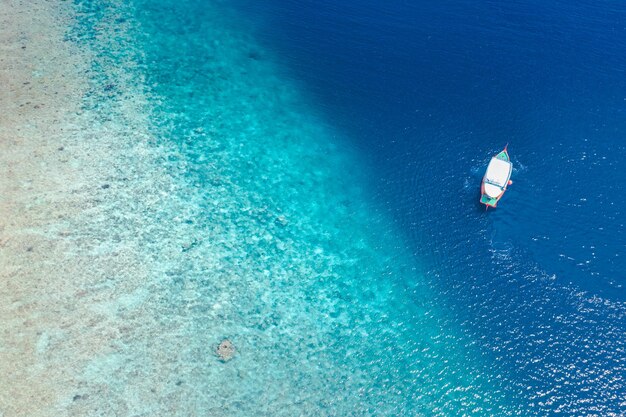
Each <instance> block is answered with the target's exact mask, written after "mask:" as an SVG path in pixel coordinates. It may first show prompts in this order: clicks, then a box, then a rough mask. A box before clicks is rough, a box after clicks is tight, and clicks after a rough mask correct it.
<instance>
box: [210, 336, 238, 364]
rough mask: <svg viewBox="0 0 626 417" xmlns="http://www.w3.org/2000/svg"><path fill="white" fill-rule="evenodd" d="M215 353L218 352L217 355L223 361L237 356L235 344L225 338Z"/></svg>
mask: <svg viewBox="0 0 626 417" xmlns="http://www.w3.org/2000/svg"><path fill="white" fill-rule="evenodd" d="M215 353H217V356H218V357H219V358H220V360H221V361H222V362H227V361H229V360H231V359H232V358H233V356H235V345H233V343H232V342H231V341H230V340H228V339H224V340H222V342H221V343H220V344H219V345H218V346H217V349H216V350H215Z"/></svg>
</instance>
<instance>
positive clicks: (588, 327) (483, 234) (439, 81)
mask: <svg viewBox="0 0 626 417" xmlns="http://www.w3.org/2000/svg"><path fill="white" fill-rule="evenodd" d="M239 6H240V9H241V10H243V11H245V12H246V13H247V15H248V16H250V17H251V18H253V19H257V20H258V21H259V22H260V23H259V26H258V28H257V37H258V38H259V39H261V40H262V42H263V43H264V44H265V45H266V46H268V47H270V48H272V49H273V50H274V51H275V52H276V55H277V56H278V57H280V58H281V59H282V60H283V63H284V64H285V65H286V67H287V68H288V70H287V72H288V74H286V76H288V77H293V78H294V79H296V80H299V81H301V82H302V83H303V84H304V85H305V87H306V89H307V91H308V92H309V93H310V94H311V96H312V97H314V98H315V100H314V101H315V103H316V105H317V106H318V107H319V108H320V109H321V111H322V112H324V113H325V114H326V117H328V118H329V119H330V120H332V122H333V123H335V124H336V125H337V126H340V127H341V128H342V129H344V130H345V131H346V132H349V135H348V136H349V137H350V138H351V140H352V141H353V146H355V147H356V148H357V149H358V150H359V152H360V153H361V154H362V155H364V157H365V158H367V159H368V160H369V161H370V162H371V166H372V169H371V172H370V173H369V175H370V176H371V179H372V182H373V184H374V187H375V188H376V193H377V198H378V201H379V202H380V204H381V206H382V207H383V210H386V211H387V212H388V213H390V214H391V215H392V216H393V218H394V220H395V222H396V223H397V224H398V225H399V226H400V228H401V229H402V230H404V231H405V233H406V236H407V238H408V242H410V243H409V245H410V248H409V249H410V250H411V251H412V252H414V253H415V254H416V256H419V257H421V258H423V259H427V260H428V264H429V267H428V271H429V276H430V277H431V278H432V282H434V283H435V285H436V286H437V288H438V290H439V291H440V292H441V294H444V296H445V298H446V299H447V301H448V302H447V304H448V305H447V307H448V308H449V309H450V310H451V311H453V312H454V313H453V314H455V315H456V317H457V320H458V322H459V323H461V325H462V326H463V328H464V329H465V330H466V331H467V332H468V333H469V334H472V335H475V336H476V337H477V338H478V339H479V340H481V341H482V342H481V343H482V344H483V345H484V347H486V348H487V349H488V350H490V351H491V352H492V353H493V355H494V357H495V360H496V361H497V362H498V363H500V364H504V365H505V368H506V369H507V372H506V375H505V378H508V379H510V381H511V383H512V384H519V385H520V386H523V387H531V388H529V390H531V391H533V392H535V391H536V392H544V393H546V392H548V393H549V394H548V395H547V396H546V397H543V398H541V396H534V399H533V400H532V401H534V404H535V405H536V406H537V410H540V411H538V413H539V414H544V413H546V414H548V413H556V412H557V411H561V412H563V413H565V414H567V415H581V414H586V413H589V415H592V414H593V413H600V414H598V415H609V414H610V413H611V412H612V413H615V415H623V414H624V413H626V403H625V402H624V398H626V385H625V383H626V382H625V379H626V352H625V351H624V342H623V339H624V338H625V337H626V318H625V312H626V306H625V304H624V303H625V302H626V290H625V286H626V273H625V272H624V271H626V227H625V226H624V224H625V223H626V220H625V219H624V215H625V214H626V213H625V209H626V185H625V183H626V169H624V168H623V166H622V159H623V158H624V156H626V117H625V116H626V5H624V3H623V2H619V1H601V2H595V1H594V2H592V1H574V2H571V1H567V2H566V1H555V2H550V3H546V2H539V1H515V2H506V3H502V2H492V1H478V2H465V1H456V0H453V1H444V2H405V1H402V2H392V3H388V2H376V1H368V0H362V1H355V0H352V1H347V2H335V1H329V0H324V1H309V0H298V1H293V0H281V1H264V2H249V1H241V2H239ZM506 143H508V144H509V151H510V154H511V156H512V159H513V162H514V166H515V170H514V173H513V178H512V179H513V181H514V184H513V186H512V187H510V189H509V192H508V193H507V194H506V195H505V197H504V198H503V200H502V201H501V203H500V207H499V208H498V209H497V210H495V211H490V212H487V213H485V212H484V210H483V209H482V208H481V207H479V204H478V203H477V199H478V186H479V182H480V179H481V177H482V174H483V170H484V167H485V166H486V163H487V162H488V159H489V157H490V156H491V155H492V154H494V153H496V152H497V151H499V150H500V149H501V148H502V147H503V146H504V145H505V144H506ZM531 397H533V396H532V395H531ZM548 397H549V398H551V399H550V400H547V398H548ZM593 415H596V414H593Z"/></svg>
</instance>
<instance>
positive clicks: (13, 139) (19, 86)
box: [0, 0, 176, 417]
mask: <svg viewBox="0 0 626 417" xmlns="http://www.w3.org/2000/svg"><path fill="white" fill-rule="evenodd" d="M71 19H72V16H71V9H70V6H69V5H66V3H65V2H62V1H45V0H29V1H19V0H6V1H2V2H0V48H1V49H0V86H1V87H0V324H1V327H0V416H2V417H9V416H52V415H54V416H62V415H94V413H96V412H98V413H102V414H104V415H111V413H110V411H107V410H106V409H103V408H102V407H103V406H105V405H106V404H107V402H108V399H111V398H112V395H111V391H114V390H120V389H121V390H124V389H126V390H128V387H125V386H123V385H120V383H119V381H115V382H114V381H110V382H111V385H108V383H107V381H106V380H103V379H101V378H102V377H103V375H104V376H105V377H106V375H109V374H107V373H104V372H100V374H101V375H96V376H95V377H94V378H88V377H86V375H88V371H89V370H90V369H97V366H98V363H99V362H98V361H100V362H103V363H107V361H108V362H111V361H112V360H121V361H124V360H130V359H132V358H125V357H123V356H122V355H121V354H120V353H119V351H120V347H119V346H120V345H123V344H124V343H127V342H128V340H129V339H133V340H135V341H136V340H139V342H138V345H139V346H141V345H142V344H146V343H148V341H149V340H150V338H151V337H154V336H153V335H151V334H147V333H146V334H144V333H142V331H143V330H142V329H144V328H145V329H152V330H154V329H157V330H158V329H161V328H163V324H159V323H154V322H153V321H154V320H155V319H154V317H155V316H156V314H154V309H155V308H156V307H155V302H154V300H151V299H150V292H149V291H148V290H146V288H147V287H148V286H149V285H153V286H154V285H157V284H152V283H150V281H149V279H148V277H149V276H150V274H149V272H148V271H149V268H150V265H151V263H150V260H149V259H147V258H146V256H145V255H140V253H141V252H142V251H141V250H140V249H139V248H138V247H139V246H141V245H142V244H143V243H142V240H143V238H144V236H142V235H141V234H140V233H138V232H137V231H139V230H144V229H145V228H144V225H145V223H147V222H149V221H150V216H151V215H152V214H153V211H154V210H155V209H156V208H157V207H158V205H159V204H161V202H162V200H163V199H165V198H167V196H168V192H169V191H172V187H173V185H172V182H171V181H170V179H169V177H168V176H167V175H165V174H164V173H163V172H162V170H160V169H159V168H156V167H157V164H155V163H153V160H152V159H151V152H153V147H148V146H146V142H147V140H148V135H147V134H146V133H145V132H144V131H143V126H142V124H141V121H142V118H141V117H137V113H138V112H139V113H140V112H141V111H142V109H141V106H142V104H143V101H142V98H141V96H140V94H134V99H133V100H132V101H130V100H126V101H123V102H120V103H119V105H118V107H119V109H118V112H119V119H118V120H109V121H106V120H105V121H102V120H97V117H98V115H97V114H96V113H95V112H94V113H90V112H89V111H84V110H82V109H81V105H82V98H83V96H84V94H85V92H86V91H87V89H88V88H89V85H88V78H87V77H88V75H89V65H90V60H91V58H92V57H90V56H89V55H88V51H80V50H78V49H77V46H76V44H73V43H72V42H65V41H64V40H63V38H64V35H65V33H66V30H67V28H68V27H69V25H70V24H71ZM116 82H117V83H118V86H119V87H120V88H123V87H124V82H125V80H124V79H122V78H119V79H116ZM129 88H130V87H129ZM131 113H132V114H131ZM125 114H126V115H128V117H124V116H125ZM151 149H152V150H151ZM131 162H132V163H131ZM170 226H171V225H169V224H164V225H162V229H161V230H160V232H161V233H166V232H163V230H166V229H167V227H170ZM149 231H150V232H154V233H157V232H159V230H158V228H157V230H155V228H154V227H152V229H150V230H149ZM146 233H148V232H146ZM163 240H164V241H165V242H166V243H165V247H167V239H163ZM175 252H176V251H173V252H172V253H175ZM143 253H146V251H145V250H144V251H143ZM153 255H154V256H158V254H157V253H153ZM162 255H163V256H165V254H162ZM121 314H124V320H121V319H120V315H121ZM142 326H144V327H142ZM173 327H175V326H173V325H171V326H169V330H170V334H172V336H171V337H174V335H175V332H172V328H173ZM146 331H147V330H146ZM167 337H169V336H167ZM163 345H164V346H167V341H163ZM142 354H143V353H141V352H138V353H137V355H142ZM144 359H145V360H146V361H153V364H155V366H162V367H163V368H164V369H165V368H166V367H167V363H169V359H171V358H166V357H161V358H152V359H150V358H147V359H146V358H144ZM159 364H160V365H159ZM109 365H110V363H109ZM109 368H111V369H113V370H115V369H116V368H115V366H114V364H113V365H111V366H110V367H109ZM140 368H141V366H140V365H139V364H138V365H137V368H133V369H140ZM107 372H111V371H110V369H109V370H107ZM102 374H103V375H102ZM157 374H160V375H162V373H154V378H155V379H156V378H157V376H156V375H157ZM151 377H152V376H151ZM151 377H143V378H141V382H142V383H144V384H145V383H146V382H147V381H148V380H149V379H150V378H151ZM113 384H115V385H113ZM158 384H159V382H158V381H155V383H154V384H153V385H151V386H146V385H144V386H143V387H140V389H141V391H142V392H148V393H150V392H153V393H154V395H155V396H156V395H160V394H161V393H160V392H158ZM154 387H157V388H156V389H155V388H154ZM150 389H152V391H150ZM87 392H88V393H89V394H86V393H87ZM126 395H127V396H128V397H129V398H132V397H133V393H132V392H131V391H127V392H126ZM124 396H125V395H123V394H122V395H118V397H124ZM129 401H131V403H130V405H125V404H115V406H112V407H113V408H114V409H115V410H116V412H122V413H128V414H134V413H136V412H137V410H136V409H135V408H133V407H140V406H141V404H140V403H141V401H138V399H136V400H135V401H138V402H139V404H136V405H133V404H132V400H129ZM124 410H126V412H125V411H124Z"/></svg>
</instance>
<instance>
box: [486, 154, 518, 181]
mask: <svg viewBox="0 0 626 417" xmlns="http://www.w3.org/2000/svg"><path fill="white" fill-rule="evenodd" d="M512 170H513V165H512V164H511V163H510V162H508V161H503V160H502V159H498V158H496V157H495V156H494V157H493V158H491V162H489V166H487V172H486V173H485V182H486V183H489V184H493V185H496V186H498V187H504V186H505V185H506V184H507V183H508V182H509V178H510V177H511V171H512Z"/></svg>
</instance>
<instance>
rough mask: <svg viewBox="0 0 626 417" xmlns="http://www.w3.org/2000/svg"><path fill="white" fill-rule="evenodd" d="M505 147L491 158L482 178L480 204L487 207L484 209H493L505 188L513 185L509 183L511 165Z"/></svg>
mask: <svg viewBox="0 0 626 417" xmlns="http://www.w3.org/2000/svg"><path fill="white" fill-rule="evenodd" d="M507 147H508V145H507V146H505V147H504V150H502V152H500V153H498V154H497V155H496V156H494V157H493V158H491V161H490V162H489V165H488V166H487V171H486V172H485V176H484V177H483V182H482V185H481V187H480V192H481V196H480V202H481V203H482V204H484V205H485V206H487V207H485V208H489V207H494V208H495V207H496V205H497V204H498V201H500V198H502V196H503V195H504V192H505V191H506V187H507V186H508V185H511V184H512V183H513V182H512V181H511V172H512V171H513V164H512V163H511V159H510V158H509V153H508V152H507V149H506V148H507Z"/></svg>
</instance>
